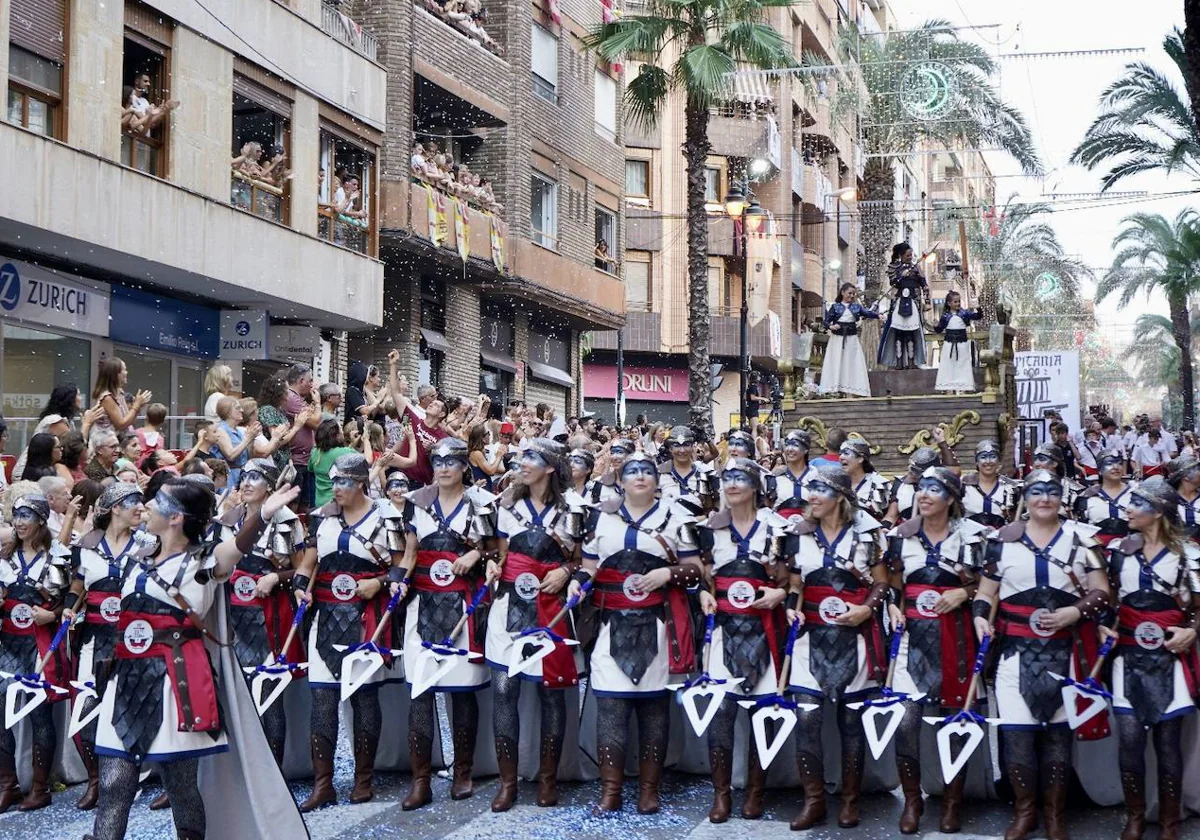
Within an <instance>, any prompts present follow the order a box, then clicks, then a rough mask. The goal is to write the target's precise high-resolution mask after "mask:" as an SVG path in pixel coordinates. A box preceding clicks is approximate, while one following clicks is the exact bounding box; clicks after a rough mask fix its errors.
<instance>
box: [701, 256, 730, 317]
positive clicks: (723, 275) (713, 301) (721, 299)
mask: <svg viewBox="0 0 1200 840" xmlns="http://www.w3.org/2000/svg"><path fill="white" fill-rule="evenodd" d="M729 277H730V275H729V274H728V273H727V272H726V271H725V270H724V269H722V267H721V266H719V265H713V264H712V263H709V266H708V308H709V311H710V314H712V315H732V314H734V313H733V310H734V306H735V304H734V300H733V291H732V288H731V287H730V283H729Z"/></svg>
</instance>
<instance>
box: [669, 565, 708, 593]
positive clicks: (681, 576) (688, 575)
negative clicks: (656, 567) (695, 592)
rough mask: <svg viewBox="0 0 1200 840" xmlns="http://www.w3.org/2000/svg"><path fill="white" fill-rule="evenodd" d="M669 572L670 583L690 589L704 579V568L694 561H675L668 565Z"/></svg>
mask: <svg viewBox="0 0 1200 840" xmlns="http://www.w3.org/2000/svg"><path fill="white" fill-rule="evenodd" d="M668 568H669V569H670V572H671V583H672V584H673V585H675V586H682V587H685V588H688V589H690V588H691V587H693V586H699V585H700V583H701V582H702V581H703V580H704V570H703V569H701V568H700V567H699V566H698V565H696V564H695V563H677V564H676V565H674V566H669V567H668Z"/></svg>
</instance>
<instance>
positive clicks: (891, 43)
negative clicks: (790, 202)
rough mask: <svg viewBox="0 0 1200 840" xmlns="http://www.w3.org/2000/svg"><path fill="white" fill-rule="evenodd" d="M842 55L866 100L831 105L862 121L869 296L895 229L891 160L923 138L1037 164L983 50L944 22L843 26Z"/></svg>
mask: <svg viewBox="0 0 1200 840" xmlns="http://www.w3.org/2000/svg"><path fill="white" fill-rule="evenodd" d="M842 50H843V52H844V54H845V56H846V57H847V58H849V59H851V60H854V61H857V62H858V64H859V66H860V67H861V68H862V73H863V80H864V81H865V82H866V89H867V99H866V101H865V102H860V101H856V100H857V97H856V94H855V92H854V91H853V90H849V91H847V94H846V95H847V97H848V98H847V99H844V100H843V101H841V102H839V103H837V107H841V108H845V107H847V106H853V107H855V109H856V110H857V111H858V112H859V113H860V114H861V117H862V125H863V130H862V131H863V143H864V149H863V151H864V152H865V153H866V155H867V163H866V168H865V171H864V174H863V181H864V194H863V195H862V196H861V199H862V200H861V201H860V203H859V206H860V208H861V212H862V237H863V246H864V249H865V251H866V291H867V296H868V297H874V296H876V295H878V293H879V289H880V287H881V285H882V279H883V268H884V264H885V262H886V256H885V255H886V253H887V251H888V248H889V247H890V246H891V244H892V242H891V239H892V236H893V233H894V231H895V228H896V219H895V208H894V206H893V198H894V196H895V194H896V170H895V165H896V161H897V159H898V158H901V157H903V156H904V155H905V154H907V153H909V152H912V151H914V150H916V149H918V148H920V147H921V145H922V143H923V142H924V141H926V140H929V141H932V142H933V143H935V144H937V145H938V146H940V147H942V148H972V147H981V146H997V147H999V148H1002V149H1004V150H1005V151H1006V152H1008V153H1009V155H1011V156H1012V157H1013V159H1014V160H1016V161H1017V163H1019V164H1020V166H1021V169H1022V170H1023V171H1024V172H1025V173H1026V174H1030V175H1033V174H1037V173H1038V172H1040V171H1041V162H1040V160H1039V159H1038V155H1037V152H1036V150H1035V149H1034V144H1033V138H1032V137H1031V136H1030V133H1029V127H1028V126H1027V125H1026V124H1025V119H1024V118H1023V117H1022V116H1021V114H1020V112H1019V111H1017V109H1016V108H1014V107H1013V106H1012V105H1010V104H1008V103H1007V102H1005V101H1004V100H1003V99H1001V97H1000V93H999V91H997V90H996V88H995V86H994V85H992V83H991V80H990V77H991V75H992V74H993V73H994V72H995V70H996V65H995V62H994V61H993V60H992V58H991V56H989V55H988V53H987V50H986V49H985V48H984V47H982V46H980V45H978V44H974V43H971V42H968V41H962V40H960V39H959V37H958V32H957V30H956V29H955V28H954V27H953V26H952V25H951V24H950V22H949V21H945V20H929V21H926V22H925V23H924V24H922V25H921V26H919V27H917V28H915V29H911V30H905V31H903V32H896V33H888V34H885V35H876V36H872V35H864V34H862V33H860V32H859V31H858V30H857V28H855V27H848V28H847V30H846V31H845V32H844V33H843V38H842Z"/></svg>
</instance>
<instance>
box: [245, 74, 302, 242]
mask: <svg viewBox="0 0 1200 840" xmlns="http://www.w3.org/2000/svg"><path fill="white" fill-rule="evenodd" d="M291 113H292V103H291V102H290V101H289V100H287V99H285V98H284V97H282V96H280V95H279V94H278V93H276V92H275V91H272V90H269V89H266V88H264V87H261V86H259V85H257V84H256V83H254V82H253V81H252V80H250V79H247V78H246V77H244V76H242V75H240V74H237V73H235V74H234V76H233V143H232V149H231V154H232V162H231V163H230V175H229V177H230V193H229V200H230V203H231V204H233V205H234V206H235V207H240V208H242V209H243V210H248V211H249V212H251V213H253V214H254V215H256V216H262V217H263V218H264V219H269V220H271V221H272V222H279V223H281V224H286V223H287V206H288V186H289V184H290V182H291V179H292V177H293V175H292V172H291V166H290V161H289V160H288V148H289V146H290V139H291V137H290V131H291Z"/></svg>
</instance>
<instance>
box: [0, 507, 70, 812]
mask: <svg viewBox="0 0 1200 840" xmlns="http://www.w3.org/2000/svg"><path fill="white" fill-rule="evenodd" d="M49 518H50V502H49V501H48V500H47V499H46V497H45V496H43V495H42V494H41V493H29V494H28V495H25V496H23V497H21V498H19V499H17V501H16V502H14V503H13V507H12V532H11V538H9V537H7V536H6V542H5V544H3V545H0V595H2V596H3V598H4V603H3V608H2V611H0V617H2V618H3V621H0V671H6V672H8V673H10V674H32V673H33V672H34V671H35V669H36V668H37V663H38V662H39V661H40V660H41V659H42V658H43V657H46V656H47V655H48V654H49V650H50V643H51V640H52V639H53V638H54V634H55V631H57V630H58V618H59V615H60V613H61V612H62V606H63V596H64V594H65V593H66V590H67V587H68V585H69V583H70V574H71V564H70V559H71V558H70V555H69V553H68V550H67V549H66V548H65V547H64V546H63V545H62V543H59V542H58V541H56V540H55V539H54V536H53V535H52V534H51V533H50V528H49V527H48V526H47V524H46V522H47V521H48V520H49ZM8 540H11V541H8ZM69 667H70V660H69V656H68V654H67V647H66V645H65V644H60V645H59V647H58V649H57V650H56V651H55V652H54V655H53V656H50V657H49V659H48V660H47V663H46V669H45V671H44V676H45V677H46V679H47V680H49V681H50V682H52V683H53V684H55V685H60V686H61V685H65V684H66V681H67V678H68V676H69V673H70V672H69V671H68V670H67V669H68V668H69ZM11 682H12V679H11V678H8V679H6V678H4V677H0V695H2V694H5V693H7V691H8V686H9V685H10V684H11ZM67 696H68V695H63V694H58V693H57V692H49V691H48V692H47V693H46V701H45V702H44V703H42V704H41V705H40V706H38V707H37V708H36V709H34V710H33V711H32V712H31V713H30V714H29V716H28V717H29V720H30V722H31V723H32V725H33V739H32V740H33V756H32V764H33V773H32V781H31V783H30V786H29V793H28V795H26V796H25V798H24V799H22V798H21V787H20V785H19V784H18V782H17V765H16V748H17V742H16V730H15V729H9V728H7V721H4V720H2V718H3V717H4V715H3V713H2V710H0V726H3V727H4V729H3V730H0V813H3V812H5V811H7V810H8V809H9V808H11V807H12V806H13V805H17V803H20V805H18V808H19V810H21V811H36V810H38V809H39V808H45V807H46V806H47V805H49V804H50V770H51V768H52V767H53V765H54V756H55V749H56V746H55V745H56V742H57V740H58V736H57V735H56V734H55V731H54V706H53V704H54V703H56V702H58V701H59V700H62V699H64V698H65V697H67Z"/></svg>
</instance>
